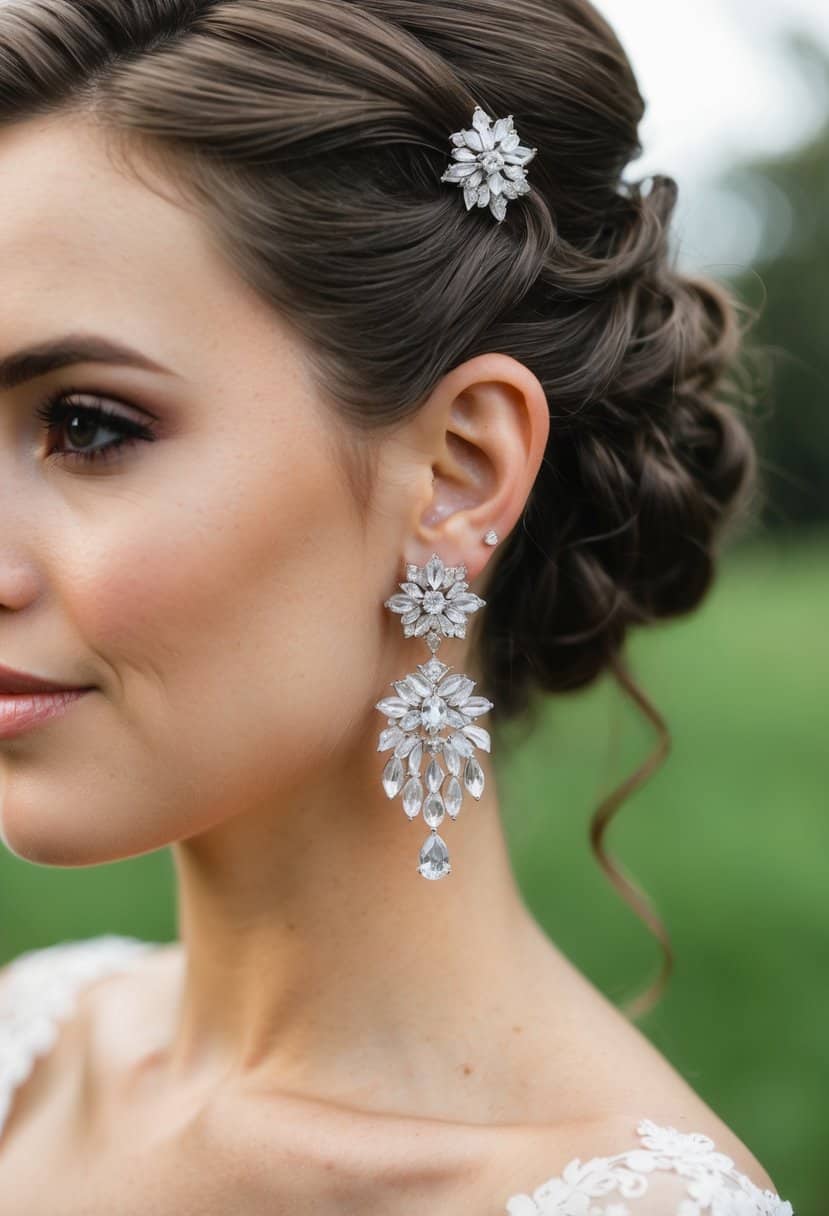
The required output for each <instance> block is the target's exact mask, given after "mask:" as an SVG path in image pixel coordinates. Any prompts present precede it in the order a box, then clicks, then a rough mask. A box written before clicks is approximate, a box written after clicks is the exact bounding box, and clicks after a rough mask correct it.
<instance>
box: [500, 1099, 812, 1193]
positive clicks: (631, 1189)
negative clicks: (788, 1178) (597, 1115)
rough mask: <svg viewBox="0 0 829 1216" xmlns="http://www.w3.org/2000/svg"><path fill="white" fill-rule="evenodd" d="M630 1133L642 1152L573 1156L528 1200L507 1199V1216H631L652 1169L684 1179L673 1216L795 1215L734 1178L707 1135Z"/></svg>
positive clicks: (660, 1130)
mask: <svg viewBox="0 0 829 1216" xmlns="http://www.w3.org/2000/svg"><path fill="white" fill-rule="evenodd" d="M636 1131H637V1133H638V1135H639V1137H640V1139H641V1141H642V1145H643V1147H642V1148H635V1149H628V1150H627V1151H626V1152H624V1153H618V1154H616V1156H613V1157H593V1158H591V1159H590V1160H589V1161H584V1162H583V1161H581V1160H580V1159H579V1158H578V1157H576V1158H575V1159H574V1160H573V1161H571V1162H570V1163H569V1165H568V1166H567V1167H566V1169H565V1170H564V1173H563V1174H562V1175H561V1177H559V1178H550V1179H549V1180H548V1181H547V1182H544V1183H542V1185H541V1186H539V1187H538V1188H537V1189H536V1190H535V1191H533V1193H532V1196H529V1195H513V1197H512V1198H511V1199H509V1200H508V1202H507V1208H506V1210H507V1213H508V1216H636V1213H635V1210H634V1209H632V1208H631V1207H629V1206H628V1203H627V1202H625V1201H626V1200H630V1201H632V1202H633V1203H635V1201H636V1200H637V1199H638V1198H640V1197H641V1196H642V1195H645V1194H646V1193H647V1191H648V1179H649V1176H651V1175H653V1174H654V1173H655V1171H657V1170H671V1171H673V1172H674V1173H676V1174H679V1175H681V1176H682V1177H684V1178H686V1179H687V1198H685V1199H683V1200H681V1201H680V1204H679V1207H678V1208H677V1211H676V1216H796V1214H795V1212H794V1209H793V1208H792V1205H791V1204H790V1203H789V1202H788V1201H784V1200H783V1199H781V1198H780V1196H779V1195H775V1194H774V1192H773V1191H768V1190H761V1189H760V1187H758V1186H755V1184H754V1183H753V1182H751V1180H750V1179H749V1178H747V1177H746V1176H745V1174H741V1173H739V1172H738V1170H737V1169H736V1168H735V1166H734V1162H733V1161H732V1160H731V1158H730V1157H727V1156H726V1155H725V1153H719V1152H717V1151H716V1148H715V1146H714V1142H713V1140H711V1139H709V1137H708V1136H704V1135H702V1134H701V1133H699V1132H691V1133H686V1132H679V1131H677V1130H676V1128H674V1127H658V1126H657V1125H656V1124H655V1123H652V1122H651V1120H650V1119H643V1120H641V1122H640V1123H639V1124H637V1128H636ZM607 1195H613V1196H614V1198H613V1201H612V1202H610V1203H606V1204H600V1203H599V1204H597V1203H594V1202H592V1201H593V1200H596V1199H603V1198H604V1197H605V1196H607ZM666 1216H668V1214H667V1213H666Z"/></svg>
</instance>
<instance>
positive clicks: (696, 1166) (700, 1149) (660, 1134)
mask: <svg viewBox="0 0 829 1216" xmlns="http://www.w3.org/2000/svg"><path fill="white" fill-rule="evenodd" d="M169 945H170V943H169V942H156V941H145V940H143V939H140V938H137V937H132V936H126V935H121V934H101V935H99V936H97V937H91V938H83V939H76V940H67V941H62V942H58V943H56V944H54V945H52V946H46V947H39V948H35V949H31V950H27V951H25V952H24V953H22V954H19V955H17V956H16V957H15V958H13V959H12V960H11V962H10V964H9V965H8V968H7V976H6V981H5V982H4V984H3V985H2V986H0V1151H2V1136H3V1129H4V1127H5V1124H6V1122H7V1119H8V1116H9V1114H10V1111H11V1107H12V1105H13V1101H14V1096H15V1094H16V1092H17V1090H18V1089H19V1087H20V1085H21V1084H22V1083H23V1081H24V1080H25V1079H26V1078H27V1077H28V1075H29V1074H30V1072H31V1071H32V1069H33V1068H34V1065H35V1063H36V1060H37V1059H38V1057H40V1056H43V1055H46V1054H47V1053H48V1051H49V1050H50V1048H51V1047H52V1046H53V1045H54V1043H55V1042H56V1040H57V1037H58V1034H59V1032H60V1028H61V1023H63V1022H64V1021H66V1020H67V1019H68V1018H70V1017H71V1015H72V1013H73V1012H74V1010H75V1008H76V1005H77V1001H78V998H79V996H80V994H81V992H82V990H83V989H84V988H85V987H86V986H87V985H88V984H91V983H92V982H93V981H94V980H96V979H99V978H103V977H104V976H106V975H109V974H114V973H119V972H124V971H127V970H129V969H130V968H131V967H132V966H133V965H135V964H137V963H138V962H139V961H140V960H141V959H142V958H145V957H147V955H148V954H152V953H154V952H156V951H159V950H163V949H165V948H168V947H169ZM634 1123H635V1132H636V1135H637V1137H638V1140H639V1143H638V1144H636V1145H634V1146H631V1147H628V1148H625V1149H622V1150H621V1151H620V1152H617V1153H615V1154H613V1155H611V1156H600V1157H591V1158H589V1159H587V1160H584V1161H582V1160H581V1158H579V1157H574V1158H572V1159H571V1160H570V1161H568V1162H567V1163H566V1164H565V1166H564V1167H563V1169H562V1170H561V1171H560V1173H558V1174H556V1175H554V1176H552V1177H547V1178H545V1179H544V1180H543V1181H542V1182H540V1183H539V1184H537V1185H536V1186H535V1187H534V1188H533V1189H532V1190H531V1191H529V1192H526V1193H525V1192H520V1193H518V1194H515V1195H511V1196H510V1197H509V1198H508V1199H507V1201H506V1208H505V1209H504V1211H505V1212H506V1213H507V1216H573V1214H575V1213H579V1216H588V1214H589V1216H594V1213H595V1216H634V1213H633V1212H631V1211H630V1210H629V1209H628V1208H627V1207H626V1204H625V1203H624V1202H622V1201H623V1200H625V1199H633V1200H635V1199H636V1198H638V1197H640V1196H641V1195H644V1194H645V1193H646V1192H647V1189H648V1181H649V1178H651V1177H653V1176H655V1174H656V1172H657V1171H669V1172H670V1171H673V1172H675V1173H676V1174H678V1175H680V1176H681V1177H683V1178H684V1179H685V1180H686V1183H687V1186H688V1198H687V1199H686V1200H684V1201H683V1204H682V1207H681V1208H680V1212H681V1213H682V1216H707V1213H709V1212H710V1210H711V1206H710V1205H711V1203H712V1202H713V1201H714V1199H715V1198H717V1197H719V1199H720V1200H721V1201H722V1200H723V1199H724V1198H725V1197H726V1196H727V1195H729V1194H730V1195H732V1196H733V1197H734V1203H733V1204H732V1205H731V1206H723V1207H722V1209H721V1210H722V1212H723V1213H724V1214H725V1216H796V1213H795V1212H794V1209H793V1208H792V1205H791V1204H790V1203H788V1202H787V1201H784V1200H783V1199H781V1198H780V1196H779V1195H778V1194H777V1193H776V1192H774V1191H770V1190H766V1189H763V1188H761V1187H759V1186H757V1185H756V1184H755V1183H753V1182H752V1181H751V1180H750V1179H749V1178H748V1177H747V1176H746V1175H745V1174H743V1173H740V1171H738V1170H737V1168H736V1166H735V1164H734V1161H733V1160H732V1158H731V1157H729V1156H728V1155H727V1154H725V1153H722V1152H720V1151H719V1150H718V1149H717V1147H716V1145H715V1143H714V1141H713V1139H712V1138H711V1137H709V1136H708V1135H706V1134H704V1133H702V1132H682V1131H679V1130H677V1129H676V1128H675V1127H673V1126H671V1125H667V1126H663V1125H661V1124H660V1123H657V1122H656V1121H655V1120H653V1119H650V1118H647V1117H642V1118H639V1119H638V1120H635V1121H634ZM606 1195H611V1197H612V1200H613V1202H611V1204H610V1205H608V1206H606V1207H604V1208H599V1207H590V1206H589V1200H590V1199H591V1198H597V1197H600V1196H606ZM617 1199H618V1200H619V1201H620V1202H618V1203H617V1202H616V1200H617ZM738 1203H741V1204H742V1206H737V1204H738ZM751 1203H753V1206H751V1207H750V1206H748V1205H749V1204H751ZM717 1210H718V1211H719V1210H720V1209H717ZM666 1216H667V1214H666Z"/></svg>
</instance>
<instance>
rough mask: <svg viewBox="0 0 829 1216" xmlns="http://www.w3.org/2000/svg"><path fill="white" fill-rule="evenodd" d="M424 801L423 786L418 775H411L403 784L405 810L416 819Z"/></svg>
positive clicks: (411, 817) (410, 816)
mask: <svg viewBox="0 0 829 1216" xmlns="http://www.w3.org/2000/svg"><path fill="white" fill-rule="evenodd" d="M422 802H423V786H422V784H421V782H420V779H419V778H418V777H410V778H409V780H408V781H407V782H406V784H405V785H404V786H403V810H404V811H405V812H406V814H407V815H408V816H409V818H410V819H414V818H415V817H416V816H417V814H418V812H419V811H420V807H421V803H422Z"/></svg>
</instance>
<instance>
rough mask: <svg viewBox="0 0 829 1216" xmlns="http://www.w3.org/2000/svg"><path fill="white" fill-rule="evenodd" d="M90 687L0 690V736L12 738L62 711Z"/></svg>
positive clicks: (49, 720) (89, 689) (51, 718)
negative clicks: (41, 690)
mask: <svg viewBox="0 0 829 1216" xmlns="http://www.w3.org/2000/svg"><path fill="white" fill-rule="evenodd" d="M88 692H92V689H91V688H64V689H61V690H59V691H58V692H16V693H6V692H0V739H12V738H14V736H15V735H21V734H22V733H23V732H24V731H26V730H31V729H32V727H34V726H42V725H43V724H44V723H45V722H51V721H52V720H53V719H54V718H58V717H60V716H61V715H62V714H65V713H66V711H67V710H68V709H70V708H71V706H72V705H74V704H75V702H76V701H79V700H80V699H81V697H85V696H86V694H87V693H88Z"/></svg>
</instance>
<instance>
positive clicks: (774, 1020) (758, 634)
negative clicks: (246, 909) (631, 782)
mask: <svg viewBox="0 0 829 1216" xmlns="http://www.w3.org/2000/svg"><path fill="white" fill-rule="evenodd" d="M827 558H829V537H826V536H823V537H822V536H816V537H814V538H812V539H811V540H808V541H800V542H798V543H793V542H788V541H787V542H785V543H783V542H777V543H772V542H770V541H767V542H766V543H765V544H764V545H763V546H756V545H755V546H752V547H744V548H742V549H740V550H736V551H734V552H732V553H730V554H729V555H728V558H727V560H726V561H725V563H724V566H723V570H722V571H721V574H720V578H719V579H718V581H717V584H716V586H715V589H714V591H713V592H712V594H711V595H710V596H709V598H708V600H707V601H706V603H705V604H704V605H703V607H702V608H701V609H700V610H699V611H698V612H697V613H695V614H694V615H693V616H691V617H689V618H687V619H685V620H681V621H676V622H672V623H670V624H665V625H663V626H659V627H656V628H651V629H650V630H644V631H642V632H641V633H640V634H639V635H635V636H634V638H633V639H632V646H631V665H632V668H633V670H634V673H635V675H636V677H637V679H638V680H639V682H640V683H641V685H642V686H643V687H644V689H645V690H646V692H647V694H648V695H649V696H650V697H651V698H652V699H653V701H654V702H655V703H656V705H657V706H658V707H659V709H660V710H661V711H662V712H663V713H664V715H665V716H666V718H667V720H668V723H669V725H670V728H671V731H672V735H673V749H672V752H671V755H670V757H669V759H668V760H667V762H666V764H665V765H663V767H662V768H661V769H660V770H659V771H658V772H657V773H656V774H655V775H654V776H653V777H652V778H651V780H650V781H649V782H648V783H647V785H646V786H645V787H643V788H642V789H641V790H639V791H638V792H636V793H635V794H634V795H633V796H632V797H631V798H630V799H629V801H628V802H626V803H625V804H624V805H623V806H622V808H621V809H620V810H619V812H618V813H617V815H616V816H615V817H614V819H613V821H612V823H611V825H610V827H609V829H608V832H607V835H606V837H605V843H606V846H607V848H608V851H609V852H610V853H611V854H612V856H613V857H614V858H617V859H619V862H620V865H621V867H622V869H623V872H624V873H626V874H628V875H630V876H631V877H632V878H633V879H634V880H635V881H636V882H637V884H639V885H640V886H641V887H642V888H643V889H644V890H645V892H646V893H647V896H648V898H649V900H650V901H651V903H652V905H653V906H654V907H655V909H656V910H657V912H658V914H659V916H660V917H661V919H662V920H663V921H664V923H665V924H666V926H667V928H668V931H669V933H670V935H671V940H672V943H673V947H674V950H675V953H676V965H675V971H674V975H673V977H672V979H671V981H670V984H669V987H668V989H667V992H666V994H665V995H664V996H663V998H662V999H661V1001H660V1002H659V1004H658V1005H657V1006H656V1007H655V1009H654V1010H652V1011H651V1012H650V1013H649V1014H647V1015H645V1016H644V1017H643V1018H641V1019H640V1020H639V1022H638V1024H639V1025H640V1027H641V1028H642V1030H643V1031H644V1032H645V1033H646V1034H647V1035H648V1037H649V1038H650V1039H651V1040H652V1041H653V1042H654V1043H655V1044H656V1045H657V1047H658V1048H659V1049H660V1050H661V1051H662V1052H663V1054H664V1055H666V1056H667V1058H668V1059H669V1060H670V1061H671V1063H672V1064H673V1065H674V1067H676V1068H677V1069H678V1070H679V1071H680V1072H681V1073H682V1075H683V1076H684V1077H686V1079H687V1080H688V1081H689V1082H690V1083H691V1085H692V1086H693V1087H694V1088H695V1089H696V1091H697V1092H698V1093H699V1094H700V1095H701V1096H702V1097H703V1099H704V1100H705V1101H706V1102H708V1103H709V1105H711V1106H712V1107H713V1108H714V1109H715V1110H716V1111H717V1112H718V1113H719V1114H720V1115H721V1116H722V1117H723V1118H724V1119H725V1120H726V1122H727V1123H728V1124H729V1125H730V1126H731V1127H733V1128H734V1130H735V1131H736V1132H737V1134H738V1135H739V1136H740V1137H741V1138H742V1139H743V1140H744V1141H745V1142H746V1143H747V1144H748V1145H749V1147H750V1148H751V1149H752V1151H753V1152H754V1153H755V1155H756V1156H757V1157H758V1158H759V1160H760V1161H762V1163H763V1164H764V1166H765V1167H766V1169H767V1170H768V1171H769V1173H770V1174H771V1176H772V1178H773V1179H774V1181H775V1184H776V1186H777V1188H778V1190H779V1191H780V1193H781V1195H783V1196H784V1198H787V1199H789V1200H791V1202H792V1204H793V1205H794V1207H795V1209H796V1211H797V1213H798V1216H809V1214H810V1213H812V1212H814V1213H817V1212H819V1211H821V1210H822V1204H821V1201H824V1204H825V1200H826V1197H827V1195H829V1160H827V1155H826V1152H825V1144H826V1127H827V1126H829V1051H827V1038H828V1037H829V1036H827V1030H826V1027H827V1026H829V815H827V795H826V788H827V776H829V764H828V763H827V759H826V754H827V749H826V742H825V736H826V733H827V726H829V713H827V703H829V694H828V693H827V689H829V645H828V644H827V640H826V633H825V629H826V622H827V620H829V560H827ZM652 742H653V740H652V735H651V733H650V728H649V727H648V725H647V723H643V722H642V720H641V719H640V718H639V716H638V715H637V713H636V711H635V709H634V708H633V706H632V705H631V704H630V703H629V702H628V701H626V700H625V699H624V698H623V696H622V695H621V693H619V692H618V690H616V689H615V687H614V686H613V685H612V684H611V683H610V682H608V681H603V682H601V683H599V684H598V685H597V686H595V687H594V688H592V689H590V690H588V691H586V692H583V693H579V694H576V695H572V696H569V697H562V698H556V699H552V700H550V701H549V702H548V703H547V706H546V708H545V711H544V715H543V718H542V719H541V720H540V721H539V725H538V727H537V729H536V731H535V732H534V734H533V735H532V736H531V737H530V738H529V739H527V740H526V741H524V742H522V743H520V744H516V746H515V747H514V749H512V750H510V752H509V755H508V758H507V759H499V758H497V757H493V758H494V759H495V761H496V764H497V766H498V776H499V781H500V786H501V795H502V801H503V805H504V812H505V820H506V825H507V832H508V837H509V841H510V848H511V851H512V854H513V859H514V863H515V866H516V870H517V872H518V875H519V878H520V881H521V884H522V887H523V889H524V891H525V892H526V896H527V900H528V903H529V904H530V906H531V907H532V908H533V910H534V912H535V914H536V916H537V917H538V919H539V921H540V922H541V924H542V925H543V926H544V927H545V928H546V929H547V931H548V932H549V934H550V935H551V936H552V937H553V938H554V940H555V941H556V942H557V943H558V944H559V945H560V947H561V948H562V949H563V950H564V951H565V952H566V953H567V954H568V956H569V957H571V958H572V959H573V960H574V962H576V963H577V965H578V966H579V967H580V968H581V969H582V970H583V971H584V972H585V974H587V975H588V976H589V977H590V979H591V980H592V981H593V982H594V983H596V984H597V985H598V986H599V987H600V988H601V989H602V990H603V991H604V992H606V993H607V994H608V996H609V997H610V998H611V999H612V1000H614V1001H616V1002H617V1003H618V1004H620V1005H621V1004H622V1003H623V1002H625V1001H627V1000H629V999H630V998H632V997H633V996H634V995H635V994H636V993H638V992H640V991H643V990H644V989H645V988H646V987H647V986H648V984H649V983H650V982H651V981H652V980H653V979H654V978H655V976H656V974H657V969H658V964H659V960H660V951H659V946H658V943H657V942H656V940H655V939H654V938H653V937H652V936H651V935H650V933H649V931H648V930H647V929H646V928H645V926H644V925H643V924H642V922H641V921H640V920H639V919H638V918H637V916H636V915H635V913H634V912H633V911H632V910H631V909H630V908H629V907H628V905H627V904H626V903H625V902H624V900H623V899H622V898H621V896H620V895H619V894H618V893H617V891H616V889H615V888H614V887H613V886H612V884H611V883H610V882H609V881H608V879H607V878H606V877H605V876H604V874H603V872H602V870H601V869H600V867H599V865H598V863H597V862H596V861H595V860H594V858H593V855H592V853H591V851H590V847H589V843H588V835H587V832H588V823H589V819H590V815H591V812H592V810H593V809H594V807H595V805H596V803H597V801H598V799H599V798H600V797H601V795H602V794H603V793H605V792H607V790H608V789H609V788H610V787H611V786H612V785H613V784H614V783H615V782H617V781H619V780H621V779H622V778H623V777H624V776H625V775H626V774H627V773H628V772H630V771H631V770H632V769H633V768H635V767H636V765H637V764H638V763H639V761H640V760H641V759H642V758H643V757H644V756H645V755H646V754H647V752H648V750H649V748H650V747H651V746H652ZM0 926H2V929H0V933H1V934H2V937H0V962H2V961H4V960H5V959H8V958H11V957H13V956H14V955H15V954H17V953H18V952H20V951H21V950H23V949H28V948H31V947H34V946H39V945H48V944H50V943H51V942H54V941H58V940H64V939H69V938H78V937H86V936H92V935H95V934H97V933H101V932H115V933H129V934H135V935H136V936H139V937H143V938H147V939H151V940H165V939H167V938H170V937H173V936H174V935H175V922H174V901H173V893H172V866H171V862H170V857H169V854H168V853H167V852H166V851H165V852H159V853H156V854H151V855H149V856H146V857H141V858H136V859H134V860H131V861H126V862H121V863H119V864H117V865H111V866H101V867H93V868H84V869H81V870H61V869H54V868H49V867H41V866H33V865H30V864H28V863H26V862H23V861H20V860H19V859H18V858H15V857H13V856H12V855H10V854H8V853H6V852H5V851H2V850H0ZM647 1113H648V1112H643V1114H647Z"/></svg>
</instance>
